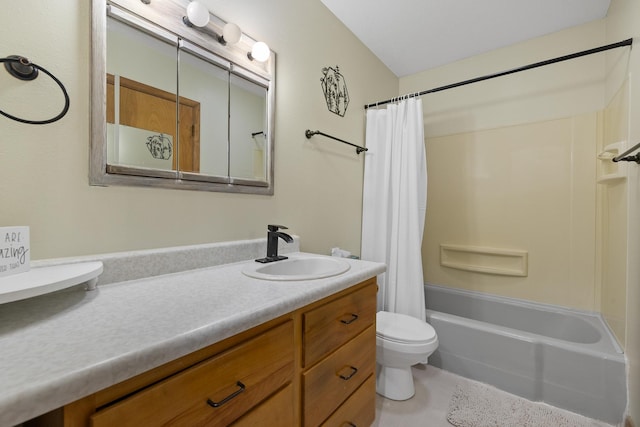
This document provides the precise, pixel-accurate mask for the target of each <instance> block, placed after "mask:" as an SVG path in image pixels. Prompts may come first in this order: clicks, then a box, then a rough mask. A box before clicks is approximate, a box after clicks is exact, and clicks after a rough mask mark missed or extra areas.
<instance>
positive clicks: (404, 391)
mask: <svg viewBox="0 0 640 427" xmlns="http://www.w3.org/2000/svg"><path fill="white" fill-rule="evenodd" d="M377 368H378V369H377V372H376V393H378V394H379V395H380V396H383V397H386V398H387V399H391V400H408V399H411V398H412V397H413V395H414V394H415V393H416V390H415V387H414V386H413V374H412V373H411V367H410V366H409V367H406V368H391V367H388V366H382V365H377Z"/></svg>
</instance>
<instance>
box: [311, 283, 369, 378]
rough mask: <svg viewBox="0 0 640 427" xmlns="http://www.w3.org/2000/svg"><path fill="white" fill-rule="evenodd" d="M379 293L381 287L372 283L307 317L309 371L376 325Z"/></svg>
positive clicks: (312, 312)
mask: <svg viewBox="0 0 640 427" xmlns="http://www.w3.org/2000/svg"><path fill="white" fill-rule="evenodd" d="M376 292H377V286H376V284H375V281H372V282H371V284H370V285H368V286H366V287H364V288H361V289H359V290H357V291H355V292H353V293H350V294H347V295H345V296H343V297H342V298H339V299H337V300H335V301H331V302H329V303H327V304H325V305H322V306H320V307H318V308H316V309H314V310H311V311H308V312H306V313H304V317H303V318H304V366H305V367H309V366H311V365H313V364H314V363H316V362H317V361H319V360H320V359H321V358H322V357H323V356H325V355H327V354H328V353H330V352H331V351H333V350H335V349H336V348H338V347H340V346H341V345H342V344H344V343H346V342H347V341H349V340H350V339H351V338H353V337H355V336H356V335H358V334H359V333H360V332H362V331H363V330H364V329H365V328H367V327H368V326H370V325H372V324H373V323H374V321H375V316H376ZM374 342H375V341H374ZM374 345H375V344H374Z"/></svg>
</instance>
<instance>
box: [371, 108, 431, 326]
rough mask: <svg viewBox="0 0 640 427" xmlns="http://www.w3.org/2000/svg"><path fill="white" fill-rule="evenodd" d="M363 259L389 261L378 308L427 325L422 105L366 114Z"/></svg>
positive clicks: (425, 172) (425, 199) (379, 281)
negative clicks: (414, 318)
mask: <svg viewBox="0 0 640 427" xmlns="http://www.w3.org/2000/svg"><path fill="white" fill-rule="evenodd" d="M366 145H367V148H368V151H367V152H366V154H365V169H364V192H363V193H364V194H363V206H362V208H363V209H362V210H363V212H362V250H361V256H362V259H365V260H369V261H378V262H384V263H386V264H387V271H386V273H384V274H382V275H380V276H378V284H379V288H380V290H379V292H378V309H379V310H385V311H390V312H394V313H401V314H407V315H409V316H413V317H416V318H418V319H421V320H426V319H425V318H426V313H425V303H424V286H423V281H424V279H423V275H422V252H421V249H422V233H423V230H424V219H425V213H426V207H427V161H426V155H425V148H424V123H423V117H422V100H421V99H420V98H411V99H405V100H402V101H400V102H398V103H397V104H391V105H388V106H387V108H386V109H380V110H378V109H372V108H369V109H368V110H367V129H366Z"/></svg>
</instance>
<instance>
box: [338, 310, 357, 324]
mask: <svg viewBox="0 0 640 427" xmlns="http://www.w3.org/2000/svg"><path fill="white" fill-rule="evenodd" d="M356 320H358V315H357V314H354V313H351V318H350V319H349V320H341V321H340V322H342V323H344V324H345V325H350V324H352V323H353V322H355V321H356Z"/></svg>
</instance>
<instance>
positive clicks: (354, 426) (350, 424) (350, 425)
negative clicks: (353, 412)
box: [343, 421, 358, 427]
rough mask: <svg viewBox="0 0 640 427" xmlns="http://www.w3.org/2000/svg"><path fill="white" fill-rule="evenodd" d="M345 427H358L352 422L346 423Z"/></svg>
mask: <svg viewBox="0 0 640 427" xmlns="http://www.w3.org/2000/svg"><path fill="white" fill-rule="evenodd" d="M343 425H347V426H348V427H358V426H357V425H355V424H354V423H352V422H351V421H345V422H344V424H343Z"/></svg>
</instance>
